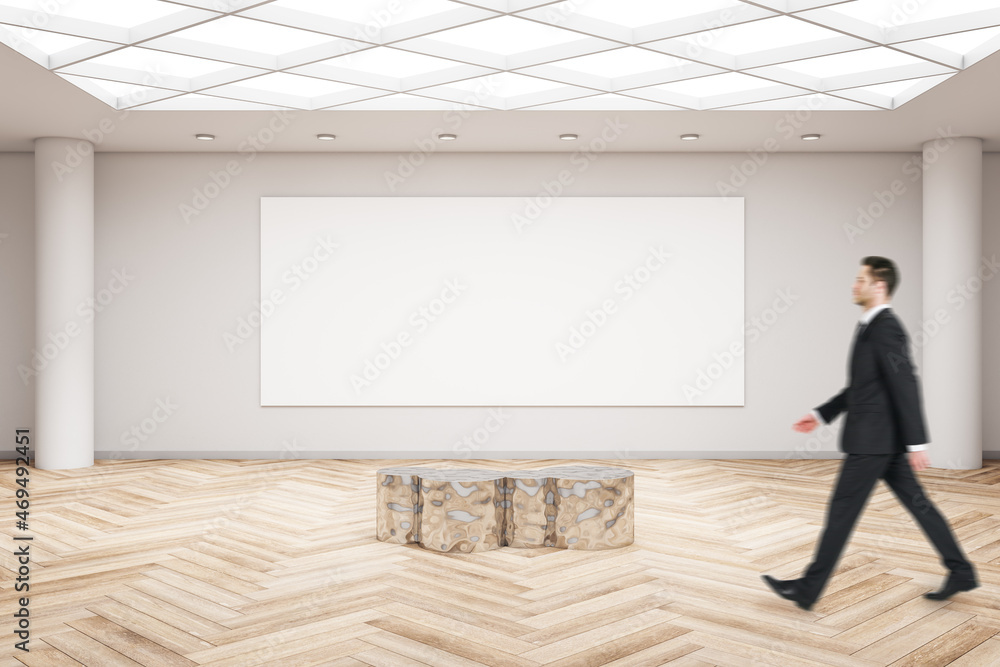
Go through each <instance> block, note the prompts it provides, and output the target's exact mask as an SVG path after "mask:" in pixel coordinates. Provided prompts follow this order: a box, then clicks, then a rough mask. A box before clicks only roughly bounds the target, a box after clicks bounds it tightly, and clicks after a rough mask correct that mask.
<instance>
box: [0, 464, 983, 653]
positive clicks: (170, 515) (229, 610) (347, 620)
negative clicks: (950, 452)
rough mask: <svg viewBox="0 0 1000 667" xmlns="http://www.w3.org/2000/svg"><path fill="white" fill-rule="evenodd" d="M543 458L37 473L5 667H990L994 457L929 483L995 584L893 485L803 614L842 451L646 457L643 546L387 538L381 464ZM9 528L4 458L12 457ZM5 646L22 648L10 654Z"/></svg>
mask: <svg viewBox="0 0 1000 667" xmlns="http://www.w3.org/2000/svg"><path fill="white" fill-rule="evenodd" d="M571 462H583V463H592V464H600V463H607V462H606V461H592V460H585V459H574V460H573V461H568V460H551V459H546V460H533V461H525V460H519V461H496V460H492V461H486V460H480V461H475V460H461V461H420V462H416V461H412V460H350V461H344V460H282V461H244V460H239V461H229V460H200V461H121V460H119V461H101V462H99V463H98V464H97V465H95V466H93V467H91V468H86V469H81V470H72V471H59V472H51V471H41V470H35V469H32V470H31V481H30V490H31V502H32V504H31V510H30V511H31V514H30V519H31V523H30V528H31V530H30V533H31V534H33V535H34V536H35V539H34V542H33V543H32V553H33V563H32V570H31V599H30V610H31V643H30V646H31V649H32V650H31V652H30V653H23V652H20V651H16V650H14V648H13V646H14V642H15V639H14V636H13V630H14V627H13V620H12V616H11V611H12V610H13V609H14V599H15V597H16V595H15V593H14V592H13V579H14V577H15V576H16V575H15V571H16V567H17V566H16V563H15V561H14V558H13V556H12V554H11V551H12V549H9V548H4V549H3V550H2V554H3V555H2V556H0V563H2V579H3V581H2V585H3V609H4V612H3V618H4V619H6V620H4V621H3V630H2V633H3V637H4V641H5V642H6V643H5V645H4V648H5V649H9V650H5V651H3V652H2V653H0V666H6V665H20V664H21V663H23V664H26V665H41V666H44V667H60V666H61V665H77V664H84V665H101V666H106V665H136V664H141V665H212V666H222V665H239V666H241V667H242V666H249V665H280V666H282V667H285V666H293V665H295V666H299V665H302V666H304V665H331V666H332V665H336V666H344V667H346V666H347V665H385V666H388V667H405V666H407V665H434V666H435V667H438V666H449V665H510V666H516V667H531V666H533V665H571V666H573V667H588V666H591V665H615V666H622V667H624V666H626V665H628V666H635V667H638V666H644V665H649V666H653V665H667V664H669V665H685V666H690V665H727V666H728V665H734V666H736V665H741V666H742V665H793V666H795V667H800V666H808V665H844V666H847V665H868V666H871V665H920V666H925V667H926V666H937V665H949V664H950V665H954V666H956V667H957V666H962V667H984V666H987V665H997V664H1000V634H998V631H1000V597H998V591H1000V530H998V526H1000V462H998V461H987V462H986V463H985V466H986V467H984V469H982V470H979V471H971V472H970V471H944V470H936V469H928V470H924V471H922V472H920V473H919V477H920V479H921V480H922V482H923V483H924V485H925V487H926V488H927V490H928V494H929V495H930V496H931V498H932V499H933V500H934V501H935V502H936V503H937V504H938V507H939V508H940V509H941V511H942V512H943V513H944V514H945V516H946V517H947V518H948V519H949V520H950V522H951V525H952V527H953V529H954V530H955V532H956V534H957V536H958V538H959V541H960V542H961V544H962V546H963V548H964V549H965V551H966V553H967V554H968V555H969V557H970V559H972V560H973V562H974V563H975V564H976V566H977V568H978V572H979V576H980V581H981V584H982V586H981V587H980V588H978V589H976V590H974V591H969V592H965V593H960V594H958V595H957V596H955V597H953V598H952V599H951V600H949V601H946V602H933V601H930V600H927V599H925V598H924V597H923V593H925V592H926V591H928V590H931V589H935V588H937V587H938V586H939V585H940V583H941V582H942V580H943V576H944V574H945V571H944V569H943V567H942V566H941V564H940V562H939V561H938V557H937V555H936V553H935V552H934V550H933V548H932V547H931V546H930V544H928V543H927V542H926V540H925V539H924V536H923V534H922V533H921V532H920V529H919V528H918V527H917V525H916V524H915V523H914V522H913V521H912V519H911V518H910V516H909V515H908V514H907V513H906V512H905V510H904V509H903V508H902V506H901V505H899V503H898V502H897V501H896V499H895V498H894V497H893V496H892V494H891V492H890V491H889V490H888V488H887V487H886V486H885V485H884V483H882V482H879V484H878V486H877V487H876V490H875V492H874V494H873V495H872V497H871V499H870V501H869V504H868V507H867V509H866V511H865V513H864V514H863V515H862V518H861V520H860V522H859V523H858V525H857V527H856V529H855V532H854V535H853V537H852V541H851V542H850V544H849V545H848V547H847V549H846V551H845V553H844V555H843V557H842V559H841V561H840V564H839V567H838V570H837V572H836V573H835V574H834V576H833V578H832V579H831V580H830V583H829V584H828V586H827V588H826V591H825V593H824V596H823V597H822V598H821V599H820V601H819V602H818V603H817V604H816V606H814V607H813V610H812V611H810V612H805V611H802V610H800V609H798V608H797V607H795V606H794V605H793V604H792V603H791V602H788V601H785V600H781V599H779V598H778V597H776V596H775V595H774V594H773V593H772V592H771V591H770V590H769V589H767V588H766V586H765V585H764V583H763V582H762V581H761V580H760V574H762V573H770V574H772V575H774V576H776V577H778V578H782V579H790V578H795V577H797V576H799V575H800V574H801V572H802V571H803V569H804V568H805V567H806V565H807V564H808V563H809V561H810V560H811V556H812V553H813V549H814V547H815V543H816V539H817V537H818V536H819V532H820V530H821V528H822V525H823V520H824V511H825V508H826V503H827V501H828V499H829V494H830V491H831V488H832V485H833V482H834V480H835V478H836V473H837V470H838V467H839V465H840V462H839V461H836V460H791V461H774V460H753V461H723V460H632V461H615V462H614V464H616V465H625V466H627V467H629V468H631V469H632V470H634V471H635V474H636V479H635V496H636V501H635V502H636V506H635V544H633V545H632V546H630V547H627V548H624V549H618V550H612V551H598V552H585V551H570V550H562V549H551V548H546V549H531V550H529V549H516V548H512V547H505V548H503V549H499V550H495V551H491V552H486V553H481V554H457V555H452V554H439V553H434V552H429V551H425V550H423V549H422V548H420V547H419V546H416V545H395V544H386V543H382V542H379V541H377V540H376V539H375V537H374V525H375V507H374V497H375V482H374V479H375V470H376V469H377V468H380V467H385V466H390V465H404V464H422V465H428V466H432V465H433V466H437V467H475V466H482V467H490V468H499V469H513V468H535V467H544V466H549V465H564V464H568V463H571ZM0 472H2V477H0V480H2V481H0V494H2V495H3V497H4V506H5V507H7V508H8V513H7V515H6V516H7V518H6V519H4V520H3V521H2V522H0V525H2V526H3V529H2V532H4V533H7V534H8V535H7V537H6V538H5V539H6V541H7V544H8V545H12V544H13V541H12V540H11V539H10V537H11V535H13V534H14V533H15V529H14V506H13V505H14V504H13V494H14V483H13V479H14V471H13V465H12V464H11V463H4V464H0ZM5 656H10V657H5Z"/></svg>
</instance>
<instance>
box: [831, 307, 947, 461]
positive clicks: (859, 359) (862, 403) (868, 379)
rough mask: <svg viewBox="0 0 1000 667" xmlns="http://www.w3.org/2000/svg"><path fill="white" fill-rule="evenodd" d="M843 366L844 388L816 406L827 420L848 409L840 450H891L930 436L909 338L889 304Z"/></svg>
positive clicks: (924, 440)
mask: <svg viewBox="0 0 1000 667" xmlns="http://www.w3.org/2000/svg"><path fill="white" fill-rule="evenodd" d="M847 370H848V380H847V386H846V387H845V388H844V390H843V391H841V392H840V393H839V394H837V395H836V396H834V397H833V398H832V399H830V400H829V401H827V402H826V403H824V404H823V405H821V406H819V407H818V408H816V410H817V412H819V413H820V415H821V416H822V417H823V420H824V421H825V422H827V423H829V422H831V421H832V420H833V419H835V418H836V417H837V415H839V414H840V413H841V412H844V411H846V412H847V417H846V418H845V421H844V428H843V429H842V430H841V432H840V449H841V451H843V452H846V453H849V454H850V453H855V454H891V453H893V452H905V451H906V446H907V445H920V444H924V443H926V442H928V441H929V439H928V437H927V427H926V424H925V422H924V414H923V404H922V401H921V395H920V393H921V392H920V385H919V383H918V382H917V377H916V374H915V373H914V370H913V364H912V363H911V362H910V352H909V341H908V339H907V336H906V331H905V330H904V329H903V325H902V324H901V323H900V322H899V320H898V319H897V318H896V315H895V314H894V313H893V312H892V308H891V307H889V308H883V309H882V310H881V311H880V312H879V313H878V314H877V315H875V317H873V318H872V321H871V322H869V323H868V326H866V327H865V329H864V331H862V332H861V336H860V337H858V339H857V340H856V341H855V343H854V347H853V349H852V352H851V359H850V362H849V365H848V369H847Z"/></svg>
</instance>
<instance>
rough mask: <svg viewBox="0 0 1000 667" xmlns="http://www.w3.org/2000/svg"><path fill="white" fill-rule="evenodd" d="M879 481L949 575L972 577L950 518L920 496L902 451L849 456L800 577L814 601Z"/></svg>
mask: <svg viewBox="0 0 1000 667" xmlns="http://www.w3.org/2000/svg"><path fill="white" fill-rule="evenodd" d="M879 479H884V480H885V483H886V484H887V485H888V486H889V488H890V489H891V490H892V492H893V493H894V494H895V495H896V497H897V498H898V499H899V501H900V502H901V503H902V504H903V506H904V507H905V508H906V509H907V511H909V513H910V514H911V515H912V516H913V518H914V519H915V520H916V522H917V523H918V524H919V525H920V528H921V529H922V530H923V531H924V534H925V535H927V538H928V539H929V540H930V541H931V543H932V544H933V545H934V548H935V549H937V551H938V553H939V554H940V556H941V563H942V564H943V565H944V566H945V567H946V568H948V570H949V571H950V573H951V575H953V576H956V577H959V578H962V577H971V576H972V565H971V564H970V563H969V561H968V560H967V559H966V557H965V554H963V553H962V549H961V548H960V547H959V546H958V543H957V542H956V541H955V536H954V535H953V534H952V532H951V529H950V528H949V526H948V522H947V521H945V519H944V517H943V516H941V513H940V512H939V511H938V509H937V507H935V506H934V503H932V502H931V501H930V499H929V498H928V497H927V496H926V495H925V494H924V490H923V487H921V486H920V482H919V481H917V478H916V477H915V476H914V474H913V469H912V467H911V466H910V462H909V460H908V459H907V456H906V453H905V452H896V453H893V454H848V455H847V457H846V458H845V459H844V460H843V464H842V465H841V467H840V475H839V477H838V479H837V485H836V487H835V488H834V491H833V494H832V496H831V498H830V506H829V508H828V510H827V517H826V527H825V528H824V529H823V536H822V538H821V539H820V541H819V545H818V546H817V548H816V554H815V556H814V558H813V562H812V563H811V564H810V565H809V568H808V569H807V570H806V573H805V575H804V576H803V578H802V579H800V580H799V587H800V590H802V592H803V593H805V594H806V595H807V596H809V599H811V600H813V601H815V600H817V599H819V596H820V595H822V593H823V589H824V588H825V587H826V583H827V580H828V579H829V578H830V575H831V574H832V573H833V570H834V568H835V567H836V566H837V562H838V561H839V560H840V554H841V552H842V551H843V550H844V546H845V545H846V544H847V541H848V539H849V538H850V536H851V533H852V531H853V530H854V525H855V523H856V522H857V519H858V516H859V515H860V514H861V510H862V509H864V507H865V504H866V503H867V502H868V496H869V495H871V491H872V489H873V488H874V487H875V483H876V482H878V480H879Z"/></svg>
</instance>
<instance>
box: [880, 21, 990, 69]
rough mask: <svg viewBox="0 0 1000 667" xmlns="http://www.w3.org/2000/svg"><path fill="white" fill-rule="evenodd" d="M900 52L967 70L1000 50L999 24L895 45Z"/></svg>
mask: <svg viewBox="0 0 1000 667" xmlns="http://www.w3.org/2000/svg"><path fill="white" fill-rule="evenodd" d="M894 46H895V48H897V49H899V50H900V51H906V52H907V53H912V54H913V55H915V56H919V57H921V58H926V59H927V60H933V61H934V62H938V63H941V64H942V65H949V66H951V67H955V68H956V69H964V68H966V67H969V66H970V65H973V64H975V63H977V62H979V61H980V60H982V59H983V58H985V57H986V56H988V55H990V54H991V53H995V52H996V51H997V50H998V49H1000V27H994V28H981V29H979V30H968V31H966V32H957V33H953V34H951V35H942V36H941V37H929V38H927V39H918V40H914V41H911V42H901V43H899V44H895V45H894Z"/></svg>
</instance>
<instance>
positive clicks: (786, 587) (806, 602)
mask: <svg viewBox="0 0 1000 667" xmlns="http://www.w3.org/2000/svg"><path fill="white" fill-rule="evenodd" d="M760 578H761V579H763V580H764V582H765V583H767V585H768V586H770V587H771V588H772V589H774V592H775V593H777V594H778V595H780V596H781V597H783V598H785V599H786V600H791V601H792V602H794V603H795V604H797V605H798V606H799V607H800V608H801V609H805V610H806V611H809V610H810V609H812V606H813V604H815V602H816V601H815V600H810V599H808V598H807V597H806V596H805V595H803V594H802V591H800V590H799V586H798V584H797V583H796V581H797V580H795V579H790V580H787V581H784V580H781V579H775V578H774V577H771V576H769V575H766V574H762V575H761V577H760Z"/></svg>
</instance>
